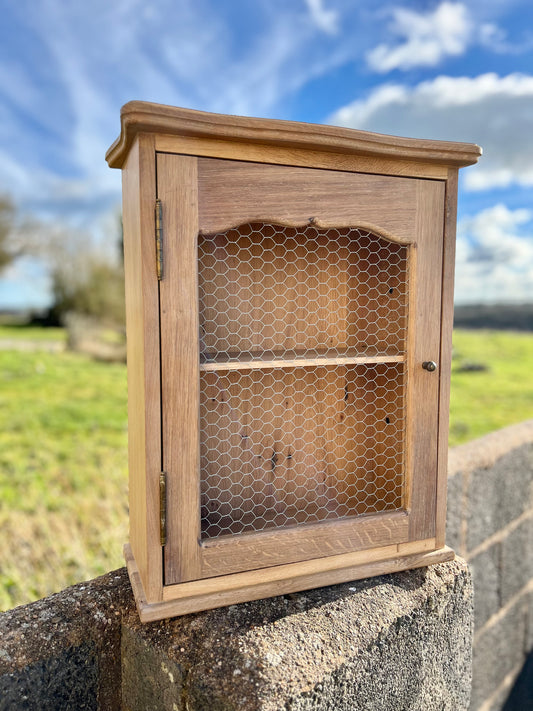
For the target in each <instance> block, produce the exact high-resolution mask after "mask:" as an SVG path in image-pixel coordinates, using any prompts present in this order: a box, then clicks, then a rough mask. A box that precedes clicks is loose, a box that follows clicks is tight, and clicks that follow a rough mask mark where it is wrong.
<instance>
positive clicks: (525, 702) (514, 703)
mask: <svg viewBox="0 0 533 711" xmlns="http://www.w3.org/2000/svg"><path fill="white" fill-rule="evenodd" d="M526 709H533V651H532V652H530V653H529V655H528V657H527V659H526V663H525V664H524V667H523V669H522V671H521V673H520V675H519V677H518V678H517V680H516V681H515V684H514V686H513V688H512V689H511V692H510V694H509V696H508V697H507V701H506V702H505V705H504V706H503V708H502V711H525V710H526Z"/></svg>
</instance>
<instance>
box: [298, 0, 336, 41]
mask: <svg viewBox="0 0 533 711" xmlns="http://www.w3.org/2000/svg"><path fill="white" fill-rule="evenodd" d="M305 3H306V5H307V7H308V8H309V12H310V14H311V19H312V20H313V22H314V23H315V25H316V26H317V27H318V28H319V29H320V30H322V31H323V32H326V34H328V35H334V34H337V32H338V30H339V13H338V12H336V11H335V10H326V8H325V7H324V4H323V0H305Z"/></svg>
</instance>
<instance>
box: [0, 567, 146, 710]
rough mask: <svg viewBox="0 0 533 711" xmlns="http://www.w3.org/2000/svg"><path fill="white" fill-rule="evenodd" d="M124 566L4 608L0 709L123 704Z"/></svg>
mask: <svg viewBox="0 0 533 711" xmlns="http://www.w3.org/2000/svg"><path fill="white" fill-rule="evenodd" d="M132 609H133V601H132V596H131V589H130V585H129V581H128V576H127V574H126V571H125V569H122V570H117V571H115V572H113V573H108V574H107V575H104V576H102V577H101V578H97V579H96V580H91V581H90V582H88V583H81V584H79V585H74V586H73V587H71V588H67V589H66V590H63V591H62V592H60V593H58V594H56V595H51V596H50V597H47V598H44V599H43V600H39V601H37V602H34V603H31V604H30V605H23V606H21V607H17V608H15V609H14V610H10V611H9V612H6V613H3V614H1V615H0V639H1V640H2V641H1V647H0V711H19V710H20V711H25V710H26V709H28V711H30V710H31V711H48V710H50V711H74V710H77V709H91V711H92V709H98V711H118V710H119V709H120V694H121V691H120V686H121V680H120V672H121V669H120V635H121V620H122V615H123V613H124V612H125V611H128V610H130V611H131V610H132Z"/></svg>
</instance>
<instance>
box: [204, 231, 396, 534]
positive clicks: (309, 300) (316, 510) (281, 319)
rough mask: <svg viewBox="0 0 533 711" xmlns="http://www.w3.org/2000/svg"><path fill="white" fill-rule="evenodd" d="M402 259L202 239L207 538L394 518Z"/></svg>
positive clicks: (326, 240)
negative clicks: (375, 516)
mask: <svg viewBox="0 0 533 711" xmlns="http://www.w3.org/2000/svg"><path fill="white" fill-rule="evenodd" d="M408 258H409V248H408V247H407V246H406V245H401V244H396V243H393V242H390V241H388V240H385V239H383V238H382V237H379V236H378V235H375V234H372V233H369V232H368V231H367V230H364V229H356V228H341V229H328V230H321V229H317V228H315V227H313V226H309V227H305V228H290V227H283V226H280V225H275V224H264V223H252V224H246V225H241V226H240V227H238V228H233V229H230V230H227V231H225V232H221V233H215V234H200V235H199V240H198V285H199V316H200V319H199V320H200V333H199V351H200V472H201V474H200V479H201V481H200V486H201V526H202V536H203V537H204V538H211V537H217V536H223V535H228V534H236V533H244V532H251V531H260V530H265V529H269V528H273V527H285V526H294V525H299V524H302V523H313V522H318V521H325V520H331V519H338V518H345V517H350V516H355V515H359V514H369V513H378V512H383V511H390V510H395V509H399V508H400V507H401V505H402V491H403V489H402V487H403V485H404V466H405V451H404V450H405V444H404V433H405V430H406V427H405V396H406V374H405V367H406V365H405V350H406V336H407V316H408V314H407V305H408V284H409V280H408V262H409V259H408Z"/></svg>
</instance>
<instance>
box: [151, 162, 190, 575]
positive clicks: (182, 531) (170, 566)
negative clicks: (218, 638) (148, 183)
mask: <svg viewBox="0 0 533 711" xmlns="http://www.w3.org/2000/svg"><path fill="white" fill-rule="evenodd" d="M157 195H158V198H159V199H160V200H161V204H162V210H163V225H164V226H163V231H164V238H163V239H164V245H165V246H164V250H165V265H164V277H163V280H162V281H161V284H160V294H161V379H162V395H161V397H162V412H163V464H164V469H165V471H166V472H167V528H168V533H167V543H166V546H165V583H166V584H167V585H169V584H172V583H177V582H182V581H184V580H193V579H195V578H197V577H199V574H200V559H199V545H198V539H199V536H200V492H199V481H198V472H199V456H200V453H199V435H198V430H199V424H198V408H199V349H198V283H197V282H198V279H197V272H198V268H197V256H198V255H197V252H198V249H197V242H198V208H197V195H198V188H197V159H196V158H192V157H189V156H175V155H169V154H158V156H157Z"/></svg>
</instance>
